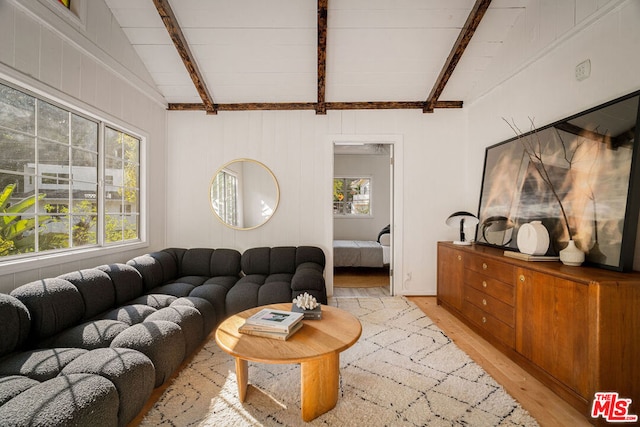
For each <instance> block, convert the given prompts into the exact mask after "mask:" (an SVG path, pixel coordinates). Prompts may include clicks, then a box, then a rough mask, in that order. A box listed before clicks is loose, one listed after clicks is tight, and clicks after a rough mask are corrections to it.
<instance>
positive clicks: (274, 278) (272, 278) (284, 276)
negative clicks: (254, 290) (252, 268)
mask: <svg viewBox="0 0 640 427" xmlns="http://www.w3.org/2000/svg"><path fill="white" fill-rule="evenodd" d="M292 277H293V274H291V273H275V274H270V275H268V276H267V277H266V278H265V279H264V283H269V282H287V285H288V284H289V283H291V278H292ZM289 287H291V286H289Z"/></svg>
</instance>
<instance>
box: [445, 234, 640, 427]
mask: <svg viewBox="0 0 640 427" xmlns="http://www.w3.org/2000/svg"><path fill="white" fill-rule="evenodd" d="M438 304H440V305H442V306H443V307H444V308H446V309H447V310H449V311H450V312H452V313H453V314H454V315H455V316H456V317H458V318H459V319H461V320H462V321H463V322H464V323H465V324H467V325H468V326H470V327H471V328H472V329H474V330H475V331H476V332H478V333H479V334H480V335H482V336H483V337H484V338H485V339H487V340H488V341H489V342H491V343H492V344H493V345H494V346H495V347H496V348H498V349H499V350H501V351H502V352H504V353H505V354H507V355H508V356H509V357H510V358H511V359H513V360H514V361H515V362H516V363H518V364H519V365H520V366H522V367H523V368H525V369H526V370H527V371H529V372H530V373H531V374H532V375H534V376H535V377H536V378H538V379H539V380H540V381H542V382H543V383H544V384H545V385H547V386H548V387H549V388H551V389H552V390H553V391H555V392H556V393H557V394H558V395H559V396H560V397H562V398H563V399H564V400H566V401H567V402H568V403H569V404H571V405H572V406H573V407H575V408H576V409H578V410H579V411H580V412H581V413H583V414H584V415H585V416H587V417H588V418H589V420H591V421H592V422H594V423H596V421H598V423H600V422H601V421H602V418H599V419H597V420H593V419H592V418H591V416H590V414H591V407H592V401H593V398H594V396H595V393H596V392H607V391H614V392H618V393H619V396H620V398H627V399H632V404H631V406H630V411H629V413H630V414H635V415H640V273H636V272H634V273H618V272H613V271H609V270H604V269H598V268H592V267H569V266H565V265H563V264H562V263H560V262H558V261H552V262H547V261H544V262H527V261H521V260H518V259H514V258H509V257H505V256H504V251H503V250H500V249H497V248H492V247H487V246H481V245H471V246H460V245H454V244H453V243H450V242H439V243H438Z"/></svg>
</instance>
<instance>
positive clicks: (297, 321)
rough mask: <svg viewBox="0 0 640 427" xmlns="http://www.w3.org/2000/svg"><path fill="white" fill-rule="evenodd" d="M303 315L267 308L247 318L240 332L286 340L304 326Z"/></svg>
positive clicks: (239, 329)
mask: <svg viewBox="0 0 640 427" xmlns="http://www.w3.org/2000/svg"><path fill="white" fill-rule="evenodd" d="M303 318H304V315H303V314H302V313H294V312H291V311H284V310H274V309H270V308H265V309H262V310H260V311H258V312H257V313H256V314H254V315H253V316H251V317H249V318H247V319H246V320H245V322H244V324H243V325H242V326H240V328H238V332H240V333H242V334H247V335H255V336H258V337H265V338H275V339H278V340H286V339H288V338H289V337H290V336H291V335H293V334H295V333H296V332H297V331H298V330H299V329H300V328H301V327H302V325H303V323H302V319H303Z"/></svg>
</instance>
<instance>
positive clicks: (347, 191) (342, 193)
mask: <svg viewBox="0 0 640 427" xmlns="http://www.w3.org/2000/svg"><path fill="white" fill-rule="evenodd" d="M333 213H334V215H345V216H362V215H365V216H369V215H371V178H334V179H333Z"/></svg>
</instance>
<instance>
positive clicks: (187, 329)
mask: <svg viewBox="0 0 640 427" xmlns="http://www.w3.org/2000/svg"><path fill="white" fill-rule="evenodd" d="M153 320H167V321H169V322H173V323H175V324H176V325H178V326H180V329H182V334H183V335H184V340H185V353H184V354H185V356H187V355H190V354H191V353H193V351H194V350H195V349H196V348H198V346H199V345H200V343H201V342H202V339H203V338H204V337H203V335H202V332H203V330H204V327H203V323H204V322H203V320H202V314H200V312H199V311H198V310H196V309H195V308H194V307H189V306H186V305H171V306H169V307H165V308H163V309H160V310H158V311H156V312H155V313H153V314H152V315H151V316H149V317H147V319H146V321H147V322H150V321H153Z"/></svg>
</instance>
